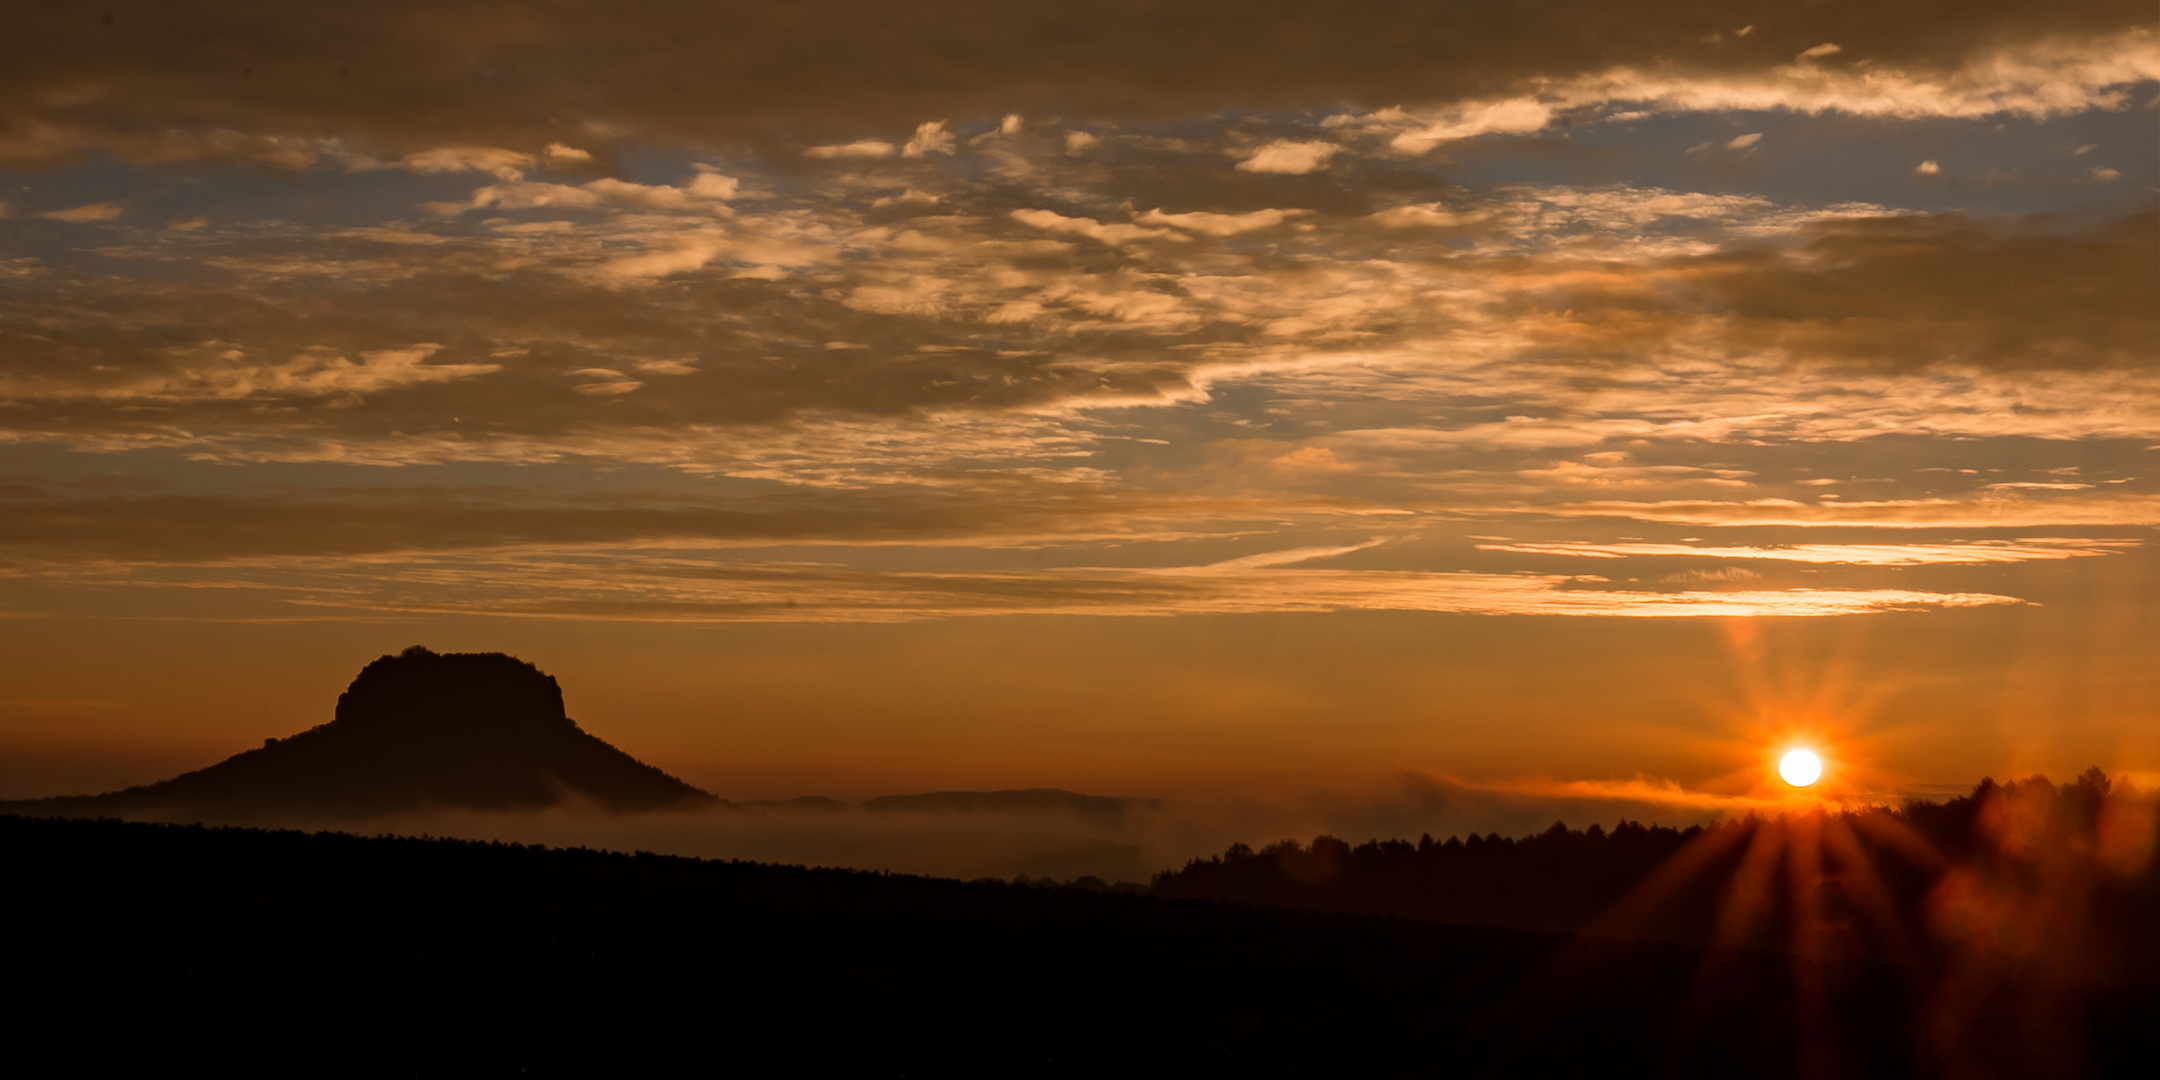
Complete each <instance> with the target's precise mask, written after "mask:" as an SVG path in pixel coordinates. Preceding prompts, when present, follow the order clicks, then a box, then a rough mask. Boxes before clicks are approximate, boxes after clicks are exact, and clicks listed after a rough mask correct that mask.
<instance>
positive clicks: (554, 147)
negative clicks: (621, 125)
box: [396, 143, 591, 183]
mask: <svg viewBox="0 0 2160 1080" xmlns="http://www.w3.org/2000/svg"><path fill="white" fill-rule="evenodd" d="M548 147H549V151H550V152H549V156H550V157H567V155H563V154H561V151H562V150H568V149H569V148H568V147H565V146H563V145H562V144H561V143H549V144H548ZM577 153H583V151H577ZM586 156H587V157H590V156H591V155H586ZM535 164H537V159H536V158H535V157H534V156H533V155H531V154H521V153H518V152H517V151H515V150H504V149H501V148H498V147H492V146H438V147H436V148H434V149H432V150H422V151H420V152H418V153H413V154H407V155H405V156H404V157H402V158H399V159H398V160H397V162H396V167H397V168H400V169H404V170H406V171H407V172H415V173H420V174H422V175H440V174H444V173H461V172H483V173H493V174H494V175H495V177H496V178H497V179H500V180H502V181H504V182H505V183H508V182H511V181H515V180H520V179H523V178H524V176H525V173H526V171H527V170H529V169H531V168H532V167H533V166H534V165H535Z"/></svg>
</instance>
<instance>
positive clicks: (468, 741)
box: [0, 645, 728, 820]
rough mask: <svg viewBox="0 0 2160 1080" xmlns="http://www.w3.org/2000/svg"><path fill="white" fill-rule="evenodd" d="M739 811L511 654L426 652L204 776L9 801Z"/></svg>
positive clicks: (364, 813)
mask: <svg viewBox="0 0 2160 1080" xmlns="http://www.w3.org/2000/svg"><path fill="white" fill-rule="evenodd" d="M566 798H582V799H585V800H590V801H591V802H593V803H596V804H599V805H600V806H603V807H606V808H609V809H614V810H653V809H660V808H663V807H684V806H696V805H707V806H722V805H728V804H725V803H723V802H722V801H721V800H719V799H717V798H715V797H714V796H712V795H710V794H708V793H706V792H704V791H701V790H699V789H697V788H694V787H692V786H690V785H689V784H686V783H684V782H682V781H681V780H678V779H676V778H675V777H672V776H669V775H668V774H667V773H665V772H662V771H660V770H659V769H656V768H654V767H652V766H650V765H647V764H645V763H644V762H642V761H639V760H637V759H636V758H634V757H631V756H630V755H628V754H626V753H623V752H622V751H621V750H618V749H616V748H615V747H613V746H610V745H609V744H608V743H607V742H606V741H604V740H602V739H600V738H598V737H597V736H594V735H592V734H590V733H589V732H586V731H585V730H584V729H582V728H580V727H578V725H577V722H576V721H574V720H571V719H570V717H569V716H568V715H567V714H566V713H565V712H564V710H563V699H562V689H561V688H560V687H559V686H557V685H556V683H555V679H554V678H553V677H552V676H550V675H547V674H545V673H543V672H542V671H541V670H540V669H539V668H537V667H534V666H533V665H531V664H529V663H526V662H524V661H522V660H519V659H517V658H516V657H513V656H507V655H505V654H503V653H437V652H432V651H430V650H428V649H425V648H422V647H421V646H418V645H415V646H413V647H412V648H409V649H406V650H405V651H404V652H402V653H399V654H398V655H396V656H384V657H382V658H381V659H379V660H376V661H375V662H374V663H371V664H369V665H368V666H366V667H364V668H362V669H361V670H360V674H359V676H358V677H357V678H355V679H353V681H352V685H351V686H349V687H347V688H346V690H345V692H344V693H343V694H340V695H338V702H337V713H336V717H335V719H333V720H332V721H331V722H330V723H327V724H323V725H321V726H320V727H316V728H311V729H309V730H307V731H303V732H301V733H299V734H298V735H293V736H291V737H289V738H284V739H266V740H264V742H263V745H262V747H261V748H260V749H257V750H248V751H245V752H243V753H239V754H235V755H233V756H232V757H229V758H227V759H225V760H224V761H221V762H219V763H217V764H216V765H212V766H210V767H209V768H206V769H198V770H196V771H194V772H191V773H186V774H183V775H181V776H177V777H174V778H173V779H170V780H165V781H161V782H159V783H155V784H147V785H144V786H141V787H132V788H128V789H126V790H124V791H116V792H110V793H108V794H104V795H75V796H64V797H61V798H53V799H37V800H25V801H17V802H0V809H4V810H11V811H14V812H17V813H31V814H41V815H52V814H66V815H70V816H74V815H100V814H124V815H131V816H153V817H160V818H166V819H171V820H186V819H194V818H203V819H218V818H222V819H233V818H265V817H341V818H342V817H370V816H375V815H379V814H387V813H396V812H399V811H407V810H418V809H424V808H444V807H455V808H463V809H474V810H537V809H543V808H546V807H549V806H553V805H556V804H557V803H559V802H562V801H563V800H565V799H566Z"/></svg>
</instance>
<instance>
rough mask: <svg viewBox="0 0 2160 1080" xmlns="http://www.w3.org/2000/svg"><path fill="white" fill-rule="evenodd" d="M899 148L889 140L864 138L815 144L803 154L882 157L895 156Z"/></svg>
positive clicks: (837, 156)
mask: <svg viewBox="0 0 2160 1080" xmlns="http://www.w3.org/2000/svg"><path fill="white" fill-rule="evenodd" d="M897 149H898V148H897V147H895V146H893V144H891V143H889V142H880V141H878V140H876V139H862V140H858V141H856V142H851V143H837V144H834V145H831V146H813V147H811V148H810V149H808V150H805V151H803V156H804V157H813V158H880V157H891V156H893V154H894V153H895V152H896V151H897Z"/></svg>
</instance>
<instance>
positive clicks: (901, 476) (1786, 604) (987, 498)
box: [0, 0, 2160, 805]
mask: <svg viewBox="0 0 2160 1080" xmlns="http://www.w3.org/2000/svg"><path fill="white" fill-rule="evenodd" d="M8 18H9V19H10V20H12V23H11V27H12V28H11V30H10V32H9V33H7V34H5V35H0V103H4V104H0V635H4V640H0V648H4V654H5V655H6V656H7V657H8V658H9V659H8V661H7V664H6V667H5V669H4V671H0V796H26V795H44V794H57V793H62V792H75V791H83V790H97V789H103V788H106V787H111V786H114V785H116V784H119V783H123V782H142V781H146V780H150V779H155V778H157V777H160V776H163V775H168V774H170V773H171V772H174V771H177V770H179V769H183V768H188V767H193V766H197V765H200V764H205V763H207V762H208V761H210V760H214V759H215V758H217V757H221V756H223V755H225V754H229V753H232V752H235V751H237V750H240V749H243V748H246V747H247V746H250V745H255V744H257V743H258V742H259V740H260V739H262V738H263V737H265V736H268V735H283V734H287V733H290V732H292V731H296V730H299V729H301V728H304V727H308V726H311V725H313V724H315V723H319V722H322V721H324V720H327V719H328V718H329V715H330V710H331V706H332V704H333V702H334V700H335V696H336V694H337V692H338V690H339V689H341V688H342V687H343V685H344V684H345V682H346V681H348V680H349V679H350V678H351V677H352V675H353V674H354V673H355V672H357V671H358V669H359V668H360V666H361V665H362V664H364V663H365V662H367V661H368V660H370V659H373V658H374V657H375V656H377V655H380V654H382V653H385V652H394V651H397V650H399V649H401V648H403V647H405V646H406V645H410V644H415V643H420V644H426V645H428V646H430V647H432V648H435V649H438V650H502V651H509V652H512V653H515V654H517V655H519V656H520V657H522V658H524V659H527V660H530V661H533V662H535V663H537V664H538V665H540V666H541V667H542V668H543V669H545V670H547V671H549V672H551V673H553V674H555V675H556V676H558V677H559V678H560V679H561V681H562V683H563V685H564V687H565V690H566V694H567V697H568V700H569V705H570V709H571V712H572V715H573V716H575V717H577V718H578V719H580V721H581V722H583V723H585V724H586V726H588V727H589V728H591V729H592V730H594V731H596V732H597V733H599V734H601V735H603V736H604V737H607V738H609V739H611V740H613V741H615V742H616V743H618V744H619V745H622V746H624V747H625V748H626V749H628V750H630V751H631V752H633V753H636V754H638V755H639V756H641V757H643V758H645V759H647V760H649V761H652V762H653V763H655V764H658V765H661V766H662V767H664V768H667V769H669V770H671V771H674V772H676V773H678V774H680V775H683V776H684V777H685V778H687V779H689V780H691V781H692V782H695V783H699V784H702V785H705V786H708V787H710V788H712V789H713V790H715V791H716V792H717V793H719V794H721V795H723V796H727V797H731V798H764V797H787V796H793V795H799V794H805V793H818V794H829V795H837V796H842V797H849V798H860V797H864V796H869V795H877V794H887V793H893V792H900V791H917V790H928V789H934V788H1004V787H1033V786H1060V787H1068V788H1075V789H1080V790H1089V791H1107V792H1113V793H1127V794H1149V795H1178V794H1183V793H1196V792H1204V793H1209V794H1211V795H1213V796H1220V797H1224V798H1247V799H1255V800H1265V799H1268V798H1275V797H1278V796H1280V794H1281V793H1283V792H1289V791H1303V790H1322V789H1325V790H1356V789H1359V788H1360V787H1361V786H1371V785H1375V784H1384V785H1399V784H1401V783H1402V782H1403V778H1404V777H1406V776H1407V777H1427V778H1430V777H1441V778H1445V780H1446V782H1448V783H1467V784H1473V785H1485V786H1487V787H1489V788H1491V789H1493V790H1502V789H1505V790H1509V791H1524V792H1528V791H1547V792H1553V793H1558V794H1555V796H1554V797H1556V798H1557V797H1560V796H1561V795H1567V797H1578V796H1579V797H1585V798H1587V797H1592V796H1598V793H1600V792H1617V793H1620V794H1618V795H1615V796H1614V797H1615V798H1619V797H1622V796H1625V797H1627V798H1635V797H1637V796H1642V795H1643V793H1644V792H1646V791H1648V792H1653V793H1654V792H1656V791H1665V792H1674V791H1677V792H1681V793H1683V795H1685V797H1682V795H1674V796H1673V799H1676V800H1678V802H1679V803H1685V802H1686V800H1687V799H1688V798H1694V795H1693V794H1686V793H1711V794H1714V795H1718V796H1719V797H1744V796H1745V795H1746V794H1747V793H1748V792H1749V791H1751V790H1753V789H1754V788H1755V786H1756V785H1757V783H1758V781H1759V780H1760V778H1761V777H1762V776H1763V775H1764V771H1763V770H1764V768H1765V764H1764V763H1765V761H1767V760H1769V758H1768V757H1766V755H1769V754H1770V753H1771V751H1772V750H1773V749H1774V748H1775V747H1776V746H1782V745H1784V744H1785V743H1788V742H1790V741H1791V740H1793V739H1796V738H1805V739H1809V740H1813V741H1815V742H1819V743H1821V744H1823V745H1826V746H1830V747H1832V752H1831V754H1830V759H1831V760H1830V764H1831V768H1832V770H1833V773H1834V774H1835V775H1836V776H1838V777H1840V778H1841V779H1840V781H1839V782H1840V783H1841V784H1843V785H1845V789H1846V790H1850V791H1854V792H1860V793H1877V794H1880V793H1898V792H1932V791H1939V790H1944V789H1948V788H1955V787H1959V786H1963V785H1969V784H1970V783H1972V782H1973V781H1975V780H1977V779H1978V778H1979V777H1980V776H1981V775H1982V774H1994V775H1997V776H2005V775H2011V774H2019V775H2022V774H2025V773H2029V772H2032V771H2046V772H2049V773H2052V774H2054V775H2056V776H2058V777H2061V776H2064V775H2068V774H2070V773H2074V772H2076V771H2078V770H2081V769H2083V768H2084V767H2086V766H2088V765H2095V764H2097V765H2100V766H2101V767H2103V768H2107V769H2109V770H2110V771H2113V772H2117V773H2124V772H2127V773H2131V774H2134V775H2140V776H2143V777H2146V778H2148V781H2150V780H2155V779H2160V662H2156V660H2155V658H2156V657H2160V619H2156V616H2155V615H2154V609H2155V607H2156V605H2160V594H2156V591H2155V576H2156V574H2155V572H2156V570H2160V547H2156V546H2155V544H2154V539H2155V538H2154V528H2155V526H2156V525H2160V370H2156V366H2155V364H2156V359H2160V357H2156V353H2160V223H2156V222H2160V219H2156V216H2155V205H2156V204H2155V191H2156V187H2155V185H2156V183H2160V159H2156V155H2155V154H2154V151H2153V147H2154V136H2155V125H2156V123H2160V111H2156V103H2160V28H2156V26H2155V25H2154V20H2153V14H2152V10H2151V6H2150V4H2147V3H2112V2H2084V3H1985V2H1983V3H1977V4H1975V3H1957V4H1951V3H1935V2H1916V3H1900V4H1897V5H1894V6H1893V8H1892V9H1890V10H1886V9H1885V8H1884V6H1883V5H1881V4H1879V3H1861V2H1858V0H1832V2H1827V3H1795V2H1787V3H1765V4H1758V5H1753V6H1750V5H1745V4H1743V5H1737V6H1736V5H1732V4H1724V3H1720V4H1693V3H1680V2H1668V3H1652V4H1629V5H1614V4H1609V3H1589V2H1566V0H1563V2H1556V3H1550V4H1539V5H1519V4H1432V5H1370V6H1357V7H1352V8H1349V9H1347V10H1346V9H1345V6H1343V5H1324V4H1314V3H1287V2H1257V3H1256V2H1252V0H1239V2H1235V3H1233V2H1230V0H1196V2H1190V3H1183V4H1177V5H1161V4H1152V3H1145V4H1144V3H1137V2H1108V3H1091V4H1085V5H1077V4H1075V5H1050V4H1037V5H1008V4H990V3H981V2H932V3H925V4H906V5H901V4H890V3H885V4H873V3H864V2H856V0H847V2H842V0H825V2H809V3H790V4H775V5H729V4H712V3H631V4H592V3H571V2H567V0H565V2H556V3H538V4H522V5H515V6H506V5H499V4H492V3H454V2H453V3H424V4H423V3H366V2H362V3H353V4H343V5H305V6H300V7H295V6H293V5H290V4H268V3H244V2H235V3H217V4H211V3H202V4H136V5H128V4H108V5H102V6H83V5H71V4H54V5H47V6H41V7H38V8H36V9H35V10H27V9H26V10H24V11H22V12H17V13H13V14H11V15H9V16H8ZM1570 785H1573V786H1572V787H1571V786H1570ZM1599 785H1603V786H1599ZM1629 785H1634V786H1633V787H1630V786H1629ZM1391 790H1392V788H1391ZM1600 797H1601V796H1600ZM1690 805H1692V804H1690Z"/></svg>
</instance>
